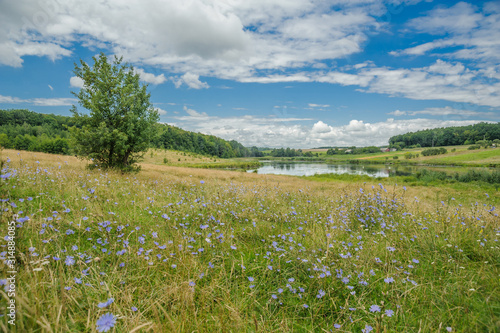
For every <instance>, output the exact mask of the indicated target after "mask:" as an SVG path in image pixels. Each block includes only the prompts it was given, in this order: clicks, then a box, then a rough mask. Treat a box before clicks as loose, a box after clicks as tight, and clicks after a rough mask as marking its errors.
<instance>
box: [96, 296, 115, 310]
mask: <svg viewBox="0 0 500 333" xmlns="http://www.w3.org/2000/svg"><path fill="white" fill-rule="evenodd" d="M114 301H115V299H114V298H108V300H107V301H106V302H104V303H99V304H97V306H98V307H100V308H101V309H104V308H107V307H108V306H110V305H111V303H113V302H114Z"/></svg>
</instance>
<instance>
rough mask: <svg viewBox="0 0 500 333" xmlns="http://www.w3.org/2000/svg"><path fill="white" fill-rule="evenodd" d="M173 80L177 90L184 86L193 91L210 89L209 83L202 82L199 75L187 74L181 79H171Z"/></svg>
mask: <svg viewBox="0 0 500 333" xmlns="http://www.w3.org/2000/svg"><path fill="white" fill-rule="evenodd" d="M171 80H172V81H173V82H174V84H175V87H176V88H179V87H180V86H181V85H182V84H185V85H187V86H188V87H189V88H192V89H207V88H209V87H210V86H209V85H208V83H206V82H201V81H200V76H199V75H196V74H193V73H186V74H184V75H182V76H181V77H180V78H171Z"/></svg>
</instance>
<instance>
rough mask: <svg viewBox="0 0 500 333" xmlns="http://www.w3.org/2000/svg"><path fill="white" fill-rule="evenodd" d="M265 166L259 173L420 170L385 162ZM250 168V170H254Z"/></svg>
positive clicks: (374, 173)
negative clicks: (384, 163)
mask: <svg viewBox="0 0 500 333" xmlns="http://www.w3.org/2000/svg"><path fill="white" fill-rule="evenodd" d="M262 163H263V166H261V167H260V168H258V169H257V173H259V174H274V175H289V176H313V175H315V174H326V173H334V174H344V173H347V174H351V175H367V176H371V177H390V176H395V175H398V176H400V175H401V176H402V175H410V174H412V173H414V172H415V171H416V170H418V168H419V167H415V166H401V165H397V166H394V165H383V164H380V165H378V164H372V165H362V164H326V163H286V162H262ZM420 168H422V167H420ZM254 171H255V169H253V170H248V172H254Z"/></svg>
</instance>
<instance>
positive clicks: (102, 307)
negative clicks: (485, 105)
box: [0, 151, 500, 332]
mask: <svg viewBox="0 0 500 333" xmlns="http://www.w3.org/2000/svg"><path fill="white" fill-rule="evenodd" d="M2 155H3V159H5V160H6V159H7V158H9V160H10V161H9V162H8V163H6V164H5V165H6V167H5V166H4V167H5V170H4V172H3V174H4V175H6V174H8V173H9V172H13V170H16V172H15V175H11V176H10V177H8V178H5V179H2V180H1V181H2V183H1V185H0V186H1V192H0V196H1V198H2V207H1V208H2V211H3V214H2V216H1V224H0V229H1V231H2V232H3V235H7V234H8V223H9V222H10V221H15V224H16V225H17V228H16V229H15V233H16V238H15V240H16V250H15V252H16V253H15V256H16V260H17V261H16V270H17V275H16V298H15V300H16V311H17V312H16V319H15V323H16V326H11V325H9V323H8V319H9V318H8V317H7V316H2V317H1V318H0V329H1V330H2V331H5V332H16V331H17V332H74V331H88V332H95V331H96V330H97V329H98V328H99V327H102V326H98V325H97V323H101V321H100V318H102V316H103V315H105V314H107V313H111V314H112V315H113V318H115V320H116V322H115V323H114V327H111V328H110V332H133V331H135V332H165V331H172V332H193V331H196V332H260V331H268V332H284V331H294V332H329V331H330V330H333V331H339V332H360V331H361V330H362V329H365V330H368V329H369V328H368V327H369V326H370V327H372V328H373V329H374V332H419V331H420V332H447V328H449V329H451V330H452V331H453V332H496V331H498V330H499V329H500V296H499V295H500V290H499V286H500V283H499V280H498V276H499V274H500V260H499V258H500V256H499V255H500V251H499V247H498V234H499V233H500V230H499V224H498V215H497V212H496V210H494V208H493V206H494V204H495V203H496V202H498V192H490V193H488V195H485V193H484V188H483V187H478V188H477V189H476V190H466V189H465V188H463V189H462V190H460V189H454V188H453V187H446V188H440V187H436V188H433V187H431V186H427V187H420V186H415V187H410V186H408V188H404V187H403V186H402V185H396V184H394V183H393V184H390V183H381V184H380V185H379V184H378V183H379V180H369V179H359V181H358V180H356V181H352V179H351V180H342V179H339V180H336V181H330V182H316V181H310V180H306V179H299V178H295V177H286V176H271V175H258V174H248V173H239V172H231V171H222V170H204V169H190V168H183V167H176V166H169V165H166V166H165V165H161V164H160V163H158V164H151V163H145V164H143V171H141V173H139V174H133V175H122V174H120V173H115V172H105V171H101V170H92V171H89V170H87V169H85V168H84V163H83V162H81V161H79V160H76V159H75V158H73V157H70V156H56V155H48V154H41V153H29V152H17V151H4V152H2ZM153 157H154V156H153ZM159 158H161V156H159ZM452 196H456V198H455V197H452ZM0 245H1V246H2V247H3V248H4V249H3V250H1V251H3V252H2V253H1V255H2V256H3V257H4V258H5V257H7V256H8V253H6V252H7V248H6V245H7V242H6V241H3V243H0ZM2 274H3V275H2V276H0V279H5V278H6V277H7V267H6V266H5V265H4V266H3V273H2ZM0 290H1V291H0V294H1V295H2V300H1V301H0V313H4V314H6V313H7V299H8V298H9V297H8V295H7V294H8V289H6V288H2V289H0ZM110 298H113V299H114V300H113V301H110V302H108V304H105V302H106V300H108V299H110ZM336 327H339V328H338V329H337V328H336Z"/></svg>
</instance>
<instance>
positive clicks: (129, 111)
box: [71, 53, 159, 170]
mask: <svg viewBox="0 0 500 333" xmlns="http://www.w3.org/2000/svg"><path fill="white" fill-rule="evenodd" d="M92 59H93V60H94V65H93V66H92V67H90V66H89V65H88V64H87V63H85V62H84V61H83V60H81V61H80V63H81V66H78V65H77V64H75V70H74V73H75V75H76V76H77V77H79V78H80V79H82V80H83V88H82V89H80V91H79V92H73V94H74V95H75V96H76V97H77V98H78V100H79V104H80V105H81V106H82V107H84V108H85V109H87V110H89V112H90V114H85V113H79V112H78V110H77V108H76V107H75V106H73V108H72V110H71V111H72V113H73V116H74V117H75V121H76V123H77V125H79V126H75V127H72V128H71V133H72V136H73V149H74V152H75V153H76V155H78V156H79V157H82V158H87V159H92V165H93V166H98V167H103V168H118V169H122V170H132V169H137V168H138V167H137V166H136V165H134V164H135V163H136V162H138V161H140V160H141V159H142V157H143V156H144V153H145V152H146V150H147V149H148V147H149V143H150V141H151V140H152V139H153V137H154V134H155V126H154V125H155V123H156V122H157V121H158V120H159V116H158V112H157V111H156V110H155V109H154V108H153V106H152V104H151V102H150V100H149V99H150V94H149V93H148V92H147V85H142V84H140V82H139V74H137V73H135V72H134V68H133V67H132V66H130V65H128V64H124V63H122V58H117V57H116V56H115V58H114V60H113V62H112V63H110V62H109V61H108V59H107V57H106V55H104V53H101V54H100V55H99V56H98V57H93V58H92Z"/></svg>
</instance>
